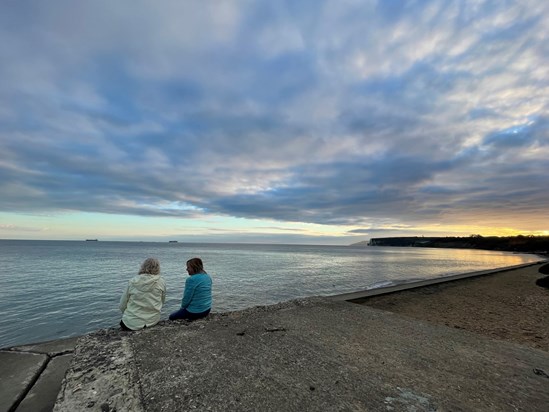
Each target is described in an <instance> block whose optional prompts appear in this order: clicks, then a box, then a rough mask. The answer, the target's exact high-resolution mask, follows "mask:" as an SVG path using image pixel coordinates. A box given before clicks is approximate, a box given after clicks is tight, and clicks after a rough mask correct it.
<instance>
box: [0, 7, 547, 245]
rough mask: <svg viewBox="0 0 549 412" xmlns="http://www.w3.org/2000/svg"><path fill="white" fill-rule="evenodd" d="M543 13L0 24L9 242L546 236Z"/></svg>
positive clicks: (112, 10) (45, 14) (391, 10)
mask: <svg viewBox="0 0 549 412" xmlns="http://www.w3.org/2000/svg"><path fill="white" fill-rule="evenodd" d="M548 21H549V2H547V1H545V0H521V1H512V0H508V1H507V0H505V1H502V0H493V1H483V0H471V1H465V0H464V1H451V0H433V1H430V0H425V1H393V0H379V1H373V0H372V1H369V0H361V1H359V0H334V1H322V0H314V1H308V0H302V1H297V2H296V1H276V2H273V1H230V0H227V1H222V2H210V1H204V0H197V1H154V2H153V1H140V0H132V1H126V0H120V1H116V2H113V1H107V0H94V1H78V2H75V1H72V0H66V1H57V0H51V1H47V2H44V1H38V0H37V1H26V0H18V1H14V0H13V1H12V0H6V1H3V2H1V4H0V79H1V81H0V238H1V239H68V240H69V239H85V238H98V239H100V240H153V241H166V240H179V241H189V242H260V243H304V244H342V245H343V244H350V243H354V242H359V241H364V240H367V239H370V238H372V237H374V238H375V237H386V236H454V235H456V236H468V235H471V234H481V235H485V236H487V235H516V234H533V235H548V234H549V190H548V188H549V179H548V177H547V175H548V172H549V69H548V68H549V24H548Z"/></svg>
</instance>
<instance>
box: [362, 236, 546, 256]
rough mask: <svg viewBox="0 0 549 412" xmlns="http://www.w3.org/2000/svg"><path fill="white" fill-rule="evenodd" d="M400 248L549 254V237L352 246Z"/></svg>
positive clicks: (391, 240)
mask: <svg viewBox="0 0 549 412" xmlns="http://www.w3.org/2000/svg"><path fill="white" fill-rule="evenodd" d="M366 245H367V246H400V247H436V248H459V249H485V250H501V251H509V252H524V253H539V254H546V253H548V252H549V236H532V235H526V236H524V235H518V236H481V235H471V236H467V237H455V236H448V237H423V236H412V237H384V238H372V239H370V241H369V242H368V241H365V242H358V243H354V244H353V245H351V246H366Z"/></svg>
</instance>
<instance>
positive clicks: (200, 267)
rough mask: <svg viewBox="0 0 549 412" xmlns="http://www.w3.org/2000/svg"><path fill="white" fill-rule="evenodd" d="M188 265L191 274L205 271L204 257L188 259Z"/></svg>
mask: <svg viewBox="0 0 549 412" xmlns="http://www.w3.org/2000/svg"><path fill="white" fill-rule="evenodd" d="M187 265H188V266H189V269H190V272H191V275H194V274H196V273H200V272H204V264H203V263H202V259H200V258H198V257H194V258H192V259H189V260H187Z"/></svg>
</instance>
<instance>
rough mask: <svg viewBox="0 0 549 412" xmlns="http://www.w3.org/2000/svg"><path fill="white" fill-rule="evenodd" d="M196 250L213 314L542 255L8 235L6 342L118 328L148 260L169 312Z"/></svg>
mask: <svg viewBox="0 0 549 412" xmlns="http://www.w3.org/2000/svg"><path fill="white" fill-rule="evenodd" d="M195 256H198V257H201V258H202V260H203V261H204V266H205V269H206V271H207V272H208V273H209V274H210V275H211V276H212V279H213V282H214V289H213V301H214V303H213V308H212V311H213V312H222V311H233V310H239V309H244V308H247V307H252V306H257V305H269V304H273V303H277V302H281V301H286V300H289V299H295V298H302V297H308V296H318V295H321V296H329V295H335V294H340V293H346V292H355V291H360V290H365V289H373V288H379V287H383V286H389V285H393V284H399V283H406V282H413V281H416V280H421V279H430V278H438V277H442V276H449V275H454V274H459V273H467V272H473V271H478V270H485V269H493V268H500V267H507V266H513V265H518V264H522V263H530V262H536V261H538V260H540V259H539V257H538V256H536V255H528V254H513V253H508V252H496V251H485V250H465V249H434V248H410V247H407V248H397V247H365V246H308V245H266V244H211V243H210V244H198V243H168V242H165V243H159V242H155V243H152V242H106V241H34V240H0V348H5V347H10V346H15V345H21V344H28V343H34V342H42V341H46V340H51V339H58V338H65V337H72V336H78V335H82V334H85V333H88V332H91V331H94V330H97V329H100V328H109V327H117V326H118V323H119V321H120V317H121V313H120V310H119V308H118V304H119V301H120V297H121V295H122V292H123V291H124V289H125V288H126V286H127V284H128V280H129V279H131V278H132V277H133V276H134V275H136V274H137V273H138V270H139V268H140V265H141V263H142V262H143V261H144V260H145V259H146V258H147V257H156V258H158V259H159V260H160V265H161V272H162V275H163V276H164V278H165V279H166V284H167V299H166V303H165V305H164V307H163V309H162V319H167V317H168V315H169V313H170V312H172V311H175V310H177V309H178V308H179V305H180V302H181V297H182V294H183V287H184V282H185V278H186V276H187V273H186V271H185V262H186V261H187V260H188V259H190V258H192V257H195Z"/></svg>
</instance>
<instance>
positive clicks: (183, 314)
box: [170, 309, 210, 320]
mask: <svg viewBox="0 0 549 412" xmlns="http://www.w3.org/2000/svg"><path fill="white" fill-rule="evenodd" d="M209 313H210V309H208V310H205V311H204V312H200V313H193V312H189V311H188V310H187V309H179V310H178V311H177V312H174V313H172V314H170V320H176V319H185V320H197V319H201V318H205V317H206V316H208V315H209Z"/></svg>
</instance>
